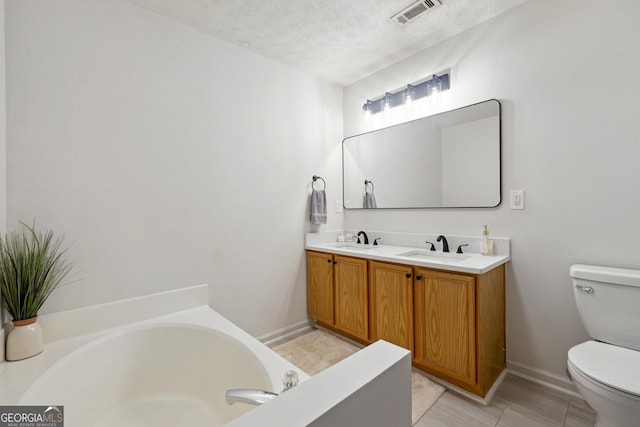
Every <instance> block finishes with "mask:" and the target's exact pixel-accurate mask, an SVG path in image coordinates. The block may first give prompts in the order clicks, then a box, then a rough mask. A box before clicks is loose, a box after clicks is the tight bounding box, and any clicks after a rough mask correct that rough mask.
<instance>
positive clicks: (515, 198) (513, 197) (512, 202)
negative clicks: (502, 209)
mask: <svg viewBox="0 0 640 427" xmlns="http://www.w3.org/2000/svg"><path fill="white" fill-rule="evenodd" d="M509 209H524V190H511V191H510V192H509Z"/></svg>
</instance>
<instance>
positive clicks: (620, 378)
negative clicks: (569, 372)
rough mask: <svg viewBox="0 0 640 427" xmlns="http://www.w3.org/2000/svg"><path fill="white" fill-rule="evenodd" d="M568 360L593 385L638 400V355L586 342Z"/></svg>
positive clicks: (639, 373)
mask: <svg viewBox="0 0 640 427" xmlns="http://www.w3.org/2000/svg"><path fill="white" fill-rule="evenodd" d="M568 357H569V361H570V362H571V363H572V364H573V366H575V367H576V368H577V369H579V370H580V371H581V372H582V373H584V374H585V375H587V376H588V377H591V378H592V379H594V380H595V381H597V382H599V383H602V384H605V385H607V386H609V387H611V388H614V389H617V390H620V391H623V392H626V393H629V394H634V395H636V396H640V351H635V350H630V349H628V348H624V347H617V346H615V345H611V344H606V343H603V342H597V341H587V342H584V343H582V344H578V345H577V346H575V347H572V348H571V349H570V350H569V355H568Z"/></svg>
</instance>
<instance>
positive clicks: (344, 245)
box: [333, 242, 377, 250]
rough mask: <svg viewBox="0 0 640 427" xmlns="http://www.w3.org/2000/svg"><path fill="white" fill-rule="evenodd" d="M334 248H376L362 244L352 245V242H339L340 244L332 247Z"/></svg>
mask: <svg viewBox="0 0 640 427" xmlns="http://www.w3.org/2000/svg"><path fill="white" fill-rule="evenodd" d="M333 247H334V248H340V249H343V248H344V249H363V250H366V249H373V248H376V247H377V246H373V245H365V244H363V243H354V242H340V243H336V244H335V245H333Z"/></svg>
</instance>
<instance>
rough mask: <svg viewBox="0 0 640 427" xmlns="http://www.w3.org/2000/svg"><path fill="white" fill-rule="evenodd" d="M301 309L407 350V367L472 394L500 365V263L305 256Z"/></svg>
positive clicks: (485, 386)
mask: <svg viewBox="0 0 640 427" xmlns="http://www.w3.org/2000/svg"><path fill="white" fill-rule="evenodd" d="M307 310H308V313H309V316H310V317H311V318H313V319H316V320H317V321H318V323H319V324H321V325H323V326H325V327H328V328H330V329H332V330H334V331H336V332H338V333H342V334H344V335H346V336H348V337H350V338H353V339H356V340H358V341H360V342H362V343H365V344H366V343H371V342H375V341H377V340H379V339H383V340H385V341H388V342H391V343H393V344H396V345H398V346H400V347H404V348H406V349H408V350H411V353H412V357H413V365H414V366H415V367H416V368H419V369H421V370H423V371H425V372H427V373H429V374H431V375H434V376H436V377H438V378H441V379H443V380H445V381H447V382H449V383H451V384H454V385H456V386H458V387H460V388H462V389H464V390H467V391H469V392H471V393H474V394H476V395H478V396H485V395H486V394H487V392H488V391H489V389H490V388H491V386H492V385H493V383H494V382H495V381H496V379H497V378H498V376H499V375H500V373H501V372H502V371H503V369H504V366H505V361H506V358H505V356H506V355H505V265H504V264H501V265H499V266H497V267H495V268H494V269H492V270H490V271H488V272H486V273H484V274H472V273H458V272H452V271H444V270H438V269H433V268H427V267H419V266H412V265H405V264H396V263H391V262H383V261H377V260H367V259H364V258H357V257H349V256H342V255H336V254H333V255H332V254H328V253H322V252H314V251H307Z"/></svg>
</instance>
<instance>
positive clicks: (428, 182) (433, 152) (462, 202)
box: [342, 99, 501, 209]
mask: <svg viewBox="0 0 640 427" xmlns="http://www.w3.org/2000/svg"><path fill="white" fill-rule="evenodd" d="M500 138H501V135H500V102H499V101H497V100H495V99H491V100H488V101H484V102H480V103H478V104H473V105H469V106H466V107H462V108H458V109H456V110H451V111H447V112H444V113H440V114H436V115H433V116H429V117H425V118H422V119H418V120H413V121H411V122H406V123H402V124H399V125H396V126H391V127H387V128H384V129H379V130H376V131H373V132H367V133H363V134H361V135H356V136H352V137H349V138H345V139H344V141H343V142H342V179H343V181H342V182H343V186H344V188H343V195H344V207H345V208H346V209H363V208H461V207H479V208H489V207H496V206H498V205H499V204H500V202H501V186H500V179H501V178H500V175H501V174H500V145H501V141H500Z"/></svg>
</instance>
